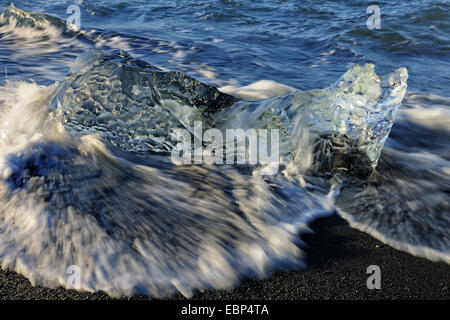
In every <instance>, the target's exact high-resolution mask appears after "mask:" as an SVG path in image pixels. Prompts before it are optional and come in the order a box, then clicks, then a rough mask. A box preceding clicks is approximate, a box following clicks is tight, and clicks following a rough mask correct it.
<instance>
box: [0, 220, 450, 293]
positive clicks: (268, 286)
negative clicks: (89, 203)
mask: <svg viewBox="0 0 450 320" xmlns="http://www.w3.org/2000/svg"><path fill="white" fill-rule="evenodd" d="M312 228H313V230H314V231H315V232H316V233H315V234H311V235H305V236H304V237H303V239H304V241H305V242H307V243H308V245H309V248H308V249H306V252H307V254H308V260H307V261H308V264H309V267H308V268H307V269H304V270H291V271H284V272H275V273H274V274H273V275H272V276H271V277H270V278H268V279H263V280H244V281H243V282H242V283H241V284H240V285H239V286H238V287H237V288H235V289H234V290H228V291H221V290H219V291H206V292H203V293H197V294H196V295H195V296H194V297H193V299H243V300H246V299H446V300H449V299H450V265H447V264H445V263H436V262H430V261H428V260H425V259H421V258H416V257H414V256H411V255H409V254H407V253H404V252H401V251H398V250H395V249H392V248H391V247H389V246H386V245H384V244H382V243H381V242H379V241H377V240H375V239H373V238H372V237H371V236H369V235H367V234H365V233H362V232H359V231H357V230H354V229H352V228H350V227H349V226H348V224H347V223H346V222H345V221H344V220H342V219H341V218H339V217H337V216H336V215H335V216H332V217H330V218H325V219H320V220H318V221H316V222H315V223H314V224H313V225H312ZM373 264H375V265H378V266H379V267H380V269H381V289H380V290H369V289H367V286H366V281H367V277H368V276H369V275H367V274H366V269H367V267H368V266H369V265H373ZM134 298H137V299H145V298H147V297H143V296H137V297H134ZM173 298H175V299H183V297H182V296H175V297H173ZM0 299H102V300H103V299H110V298H109V297H108V296H107V295H106V294H103V293H95V294H90V293H79V292H76V291H73V290H65V289H63V288H58V289H47V288H42V287H33V286H31V284H30V282H29V281H28V280H27V279H26V278H24V277H23V276H21V275H18V274H17V273H15V272H11V271H4V270H0Z"/></svg>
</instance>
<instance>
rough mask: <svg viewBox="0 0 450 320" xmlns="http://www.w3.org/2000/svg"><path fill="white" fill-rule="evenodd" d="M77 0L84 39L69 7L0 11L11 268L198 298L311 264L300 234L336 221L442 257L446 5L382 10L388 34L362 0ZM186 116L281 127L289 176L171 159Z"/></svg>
mask: <svg viewBox="0 0 450 320" xmlns="http://www.w3.org/2000/svg"><path fill="white" fill-rule="evenodd" d="M74 4H77V5H78V6H79V7H80V8H81V13H82V15H81V17H82V19H81V22H82V24H81V30H79V31H74V30H70V29H68V28H67V27H66V24H65V22H64V21H63V20H62V19H65V18H67V14H66V9H67V7H68V6H69V5H71V3H69V2H65V1H61V2H57V3H52V4H49V3H46V2H42V4H41V5H38V4H37V3H36V2H32V3H30V2H23V3H22V2H20V1H19V2H16V7H18V8H20V9H17V8H15V7H14V6H10V7H9V8H8V9H6V11H5V12H4V13H3V15H2V16H0V38H1V42H0V59H1V62H2V66H4V67H5V73H4V75H2V77H1V80H2V81H3V83H4V85H2V86H0V103H1V105H0V146H1V150H0V263H1V265H2V266H3V267H9V268H12V269H14V270H16V271H18V272H20V273H22V274H24V275H26V276H27V277H28V278H29V279H30V280H31V281H32V282H33V283H42V284H44V285H46V286H55V285H63V286H66V285H67V282H66V280H67V273H66V270H67V267H68V266H70V265H77V266H79V267H80V270H81V271H82V278H81V283H80V288H81V289H83V290H90V291H94V290H104V291H106V292H107V293H109V294H111V295H115V296H118V295H122V294H125V295H131V294H133V293H136V292H143V293H147V294H150V295H153V296H167V295H169V294H171V293H173V292H174V291H176V290H178V291H180V292H182V293H183V294H184V295H186V296H189V295H191V294H192V291H193V290H195V289H202V288H205V287H212V288H229V287H231V286H233V285H235V284H236V283H237V282H238V281H239V279H240V278H241V277H243V276H258V277H262V276H266V275H267V274H268V272H269V271H270V270H272V269H273V268H283V267H287V266H301V265H302V264H303V262H302V250H301V246H302V243H301V241H300V240H299V238H298V235H299V234H300V233H303V232H309V229H308V223H309V222H311V221H312V220H313V219H316V218H317V217H320V216H324V215H330V214H332V213H333V212H334V211H337V212H339V213H340V214H341V216H343V217H344V218H345V219H347V220H348V221H349V222H350V224H351V225H352V226H353V227H356V228H358V229H361V230H363V231H366V232H368V233H369V234H371V235H373V236H374V237H376V238H378V239H380V240H382V241H384V242H386V243H388V244H390V245H392V246H394V247H396V248H398V249H401V250H405V251H407V252H409V253H412V254H415V255H418V256H422V257H426V258H428V259H432V260H443V261H446V262H447V263H448V262H449V261H450V256H449V251H450V248H449V243H450V239H449V238H450V231H449V230H450V217H449V201H448V192H449V182H448V181H449V175H450V166H449V162H448V161H449V156H450V154H449V147H448V141H449V126H448V123H449V112H448V106H449V98H447V97H445V94H446V89H447V88H448V72H445V70H449V61H448V48H449V47H448V46H449V39H448V32H447V31H448V29H449V26H448V21H447V20H448V19H446V16H448V10H449V6H448V4H447V3H446V2H445V1H442V2H439V1H429V2H427V1H425V2H424V1H420V2H419V1H417V2H414V1H413V2H405V3H404V4H401V5H400V6H399V5H398V4H395V5H394V4H390V3H388V2H386V3H381V4H380V6H381V7H382V13H383V15H382V28H381V29H380V30H369V29H367V27H366V25H365V21H366V19H367V16H366V8H367V5H368V4H366V3H364V2H354V3H353V2H348V1H346V2H340V3H338V4H336V3H332V2H322V3H320V2H311V3H308V2H306V3H302V4H299V3H297V2H295V1H282V2H278V1H259V2H258V3H249V2H244V1H242V2H241V1H205V2H203V3H201V4H197V3H192V2H189V1H177V2H176V3H170V2H169V3H167V2H165V1H164V2H163V1H161V2H158V1H152V2H151V4H147V3H146V2H141V1H135V2H133V3H125V2H112V3H111V2H102V1H96V2H92V3H91V2H89V1H83V2H81V3H80V2H76V3H74ZM22 9H26V10H29V11H23V10H22ZM41 13H45V14H46V15H42V14H41ZM56 17H58V18H59V19H58V18H56ZM411 24H414V27H408V26H411ZM120 50H123V51H120ZM125 51H126V52H125ZM80 54H81V56H80ZM77 57H78V58H77ZM436 61H438V62H439V63H436ZM148 62H150V63H151V64H149V63H148ZM373 64H375V67H376V68H377V70H376V71H377V73H379V74H384V76H381V77H380V76H378V75H377V73H376V72H375V67H374V65H373ZM401 67H406V68H401ZM168 70H173V71H175V72H170V71H168ZM179 71H181V72H183V73H181V72H179ZM408 74H409V77H408ZM191 76H192V77H194V78H195V79H194V78H192V77H191ZM267 79H269V80H267ZM30 81H34V82H30ZM446 81H447V82H446ZM252 82H253V84H250V83H252ZM281 83H282V84H281ZM247 84H250V85H247ZM407 84H408V92H406V88H407ZM242 85H247V86H242ZM214 86H217V87H220V90H221V91H218V90H217V89H215V88H214ZM315 88H325V89H315ZM229 94H231V95H229ZM402 101H403V103H402ZM401 103H402V105H401V106H400V104H401ZM194 121H203V123H204V125H205V127H214V128H218V129H220V130H225V129H228V128H242V129H247V128H263V129H271V128H277V129H279V130H280V148H281V149H280V155H281V156H282V164H281V167H280V170H279V173H278V174H277V175H275V176H263V175H260V174H259V172H260V171H261V170H262V169H263V168H261V167H260V166H250V167H248V166H247V167H239V166H234V165H217V166H214V165H212V166H208V165H192V166H176V165H174V164H173V163H172V162H171V161H170V157H169V156H168V154H169V153H170V151H171V149H172V148H173V145H172V143H171V141H170V130H172V129H174V128H177V127H178V128H188V129H189V128H190V127H192V124H193V122H194ZM394 121H395V122H394Z"/></svg>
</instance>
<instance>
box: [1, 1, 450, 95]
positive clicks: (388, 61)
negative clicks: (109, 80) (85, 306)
mask: <svg viewBox="0 0 450 320" xmlns="http://www.w3.org/2000/svg"><path fill="white" fill-rule="evenodd" d="M2 2H3V4H6V3H9V1H2ZM74 4H75V5H78V6H79V7H80V9H81V28H82V29H83V30H97V31H99V32H101V33H102V37H101V38H102V39H104V41H106V42H107V41H108V39H111V38H114V37H116V38H117V39H120V41H117V42H115V43H114V42H113V44H112V46H117V47H122V48H125V49H128V50H129V51H130V52H131V53H132V54H134V55H137V56H139V57H142V58H144V59H145V60H147V61H148V62H150V63H152V64H155V65H159V66H162V67H165V68H168V69H171V70H178V71H184V72H187V73H189V74H191V75H193V76H197V77H198V78H201V80H204V81H207V82H209V83H212V84H216V85H217V84H226V83H229V82H232V83H234V82H237V83H238V84H239V85H248V84H250V83H252V82H255V81H258V80H261V79H269V80H274V81H276V82H280V83H283V84H286V85H289V86H292V87H294V88H299V89H312V88H319V87H324V86H326V85H328V84H329V83H330V82H331V81H334V80H336V79H337V78H338V77H339V76H340V75H341V74H342V73H343V72H345V71H346V70H348V69H349V67H350V66H351V65H352V64H355V63H364V62H369V63H374V64H375V65H376V71H377V73H378V74H384V73H386V72H391V71H392V70H394V69H396V68H398V67H401V66H404V67H406V68H407V69H408V71H409V74H410V77H409V81H408V86H409V90H411V91H422V92H431V93H435V94H438V95H442V96H448V84H449V82H450V78H449V77H450V76H449V74H450V72H449V71H450V55H449V53H450V37H449V34H450V22H449V21H450V19H449V12H450V3H449V2H448V1H378V2H376V3H375V4H377V5H378V6H379V7H380V9H381V29H378V30H377V29H372V30H369V29H368V27H367V25H366V22H367V19H368V18H369V16H370V14H367V13H366V10H367V7H368V6H369V5H371V4H374V3H373V1H294V0H292V1H290V0H288V1H269V0H262V1H223V0H222V1H183V0H179V1H165V0H161V1H160V0H154V1H82V3H81V4H79V3H78V2H76V1H52V2H48V1H20V0H19V1H16V2H15V5H16V7H18V8H22V9H25V10H30V11H34V12H39V13H46V14H50V15H53V16H56V17H59V18H61V19H64V20H66V19H67V18H68V17H69V16H70V14H68V13H67V12H66V10H67V8H68V6H69V5H74ZM34 41H36V39H34ZM89 45H97V46H100V44H99V43H98V42H97V43H90V44H89ZM36 46H39V44H38V43H36ZM17 50H21V49H20V48H19V49H17ZM14 51H15V50H14V49H12V48H10V47H5V45H4V44H3V43H1V42H0V59H1V60H0V61H1V66H2V67H7V68H8V70H9V71H8V74H9V75H10V76H14V77H18V78H22V79H29V78H31V79H35V80H36V81H38V80H41V79H42V80H44V79H51V80H54V79H53V78H57V76H53V77H52V75H51V74H49V72H47V73H46V72H45V71H44V70H41V71H36V67H37V66H38V65H41V66H42V65H46V67H47V68H52V70H53V71H57V70H55V69H57V68H56V66H55V62H57V61H60V60H61V56H67V55H69V56H70V55H71V54H72V53H78V52H80V51H82V50H79V48H77V46H76V45H74V46H72V47H65V48H64V49H61V50H55V52H51V53H46V54H40V55H36V56H34V55H33V56H31V57H27V59H21V60H20V61H17V59H16V58H15V57H14V55H15V52H14ZM30 58H31V59H30ZM16 64H23V65H30V66H31V65H32V64H33V66H32V67H33V68H31V69H33V70H30V69H27V68H25V67H19V66H17V65H16ZM51 65H53V66H51ZM2 69H4V68H2ZM199 69H202V70H206V69H207V70H211V71H213V72H214V76H213V77H209V78H207V77H202V74H201V73H199V72H198V70H199ZM64 71H65V70H64ZM1 73H2V76H1V80H4V72H1ZM61 74H64V72H61Z"/></svg>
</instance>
